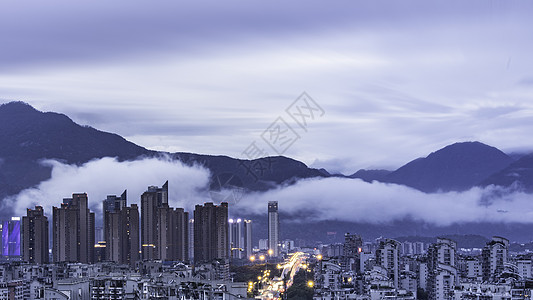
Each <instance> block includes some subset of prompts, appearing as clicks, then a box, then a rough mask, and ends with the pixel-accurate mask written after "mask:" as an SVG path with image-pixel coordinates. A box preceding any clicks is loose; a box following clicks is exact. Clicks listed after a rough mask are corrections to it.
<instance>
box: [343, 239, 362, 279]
mask: <svg viewBox="0 0 533 300" xmlns="http://www.w3.org/2000/svg"><path fill="white" fill-rule="evenodd" d="M362 251H363V238H361V236H360V235H357V234H350V233H346V234H345V235H344V245H343V256H342V262H341V264H342V268H343V270H346V271H349V270H355V271H359V269H360V253H361V252H362Z"/></svg>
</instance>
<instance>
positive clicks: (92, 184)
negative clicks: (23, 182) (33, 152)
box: [4, 158, 210, 219]
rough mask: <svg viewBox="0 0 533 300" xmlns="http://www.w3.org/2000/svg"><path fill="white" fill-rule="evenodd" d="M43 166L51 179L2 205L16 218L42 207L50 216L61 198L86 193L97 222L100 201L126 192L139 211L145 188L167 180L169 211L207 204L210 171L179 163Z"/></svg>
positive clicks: (99, 162)
mask: <svg viewBox="0 0 533 300" xmlns="http://www.w3.org/2000/svg"><path fill="white" fill-rule="evenodd" d="M43 163H44V164H47V165H50V166H52V167H53V170H52V178H51V179H49V180H47V181H44V182H42V183H41V184H39V185H38V186H37V187H35V188H30V189H26V190H24V191H22V192H21V193H19V194H18V195H17V196H15V197H13V198H11V199H7V200H5V201H4V203H12V205H13V207H14V211H15V213H16V215H25V212H26V208H33V207H34V206H35V205H41V206H43V207H44V209H45V212H46V213H47V214H48V215H51V214H52V206H56V207H58V206H60V205H61V202H62V199H63V198H69V197H71V195H72V194H73V193H87V194H88V196H89V206H90V208H91V210H93V211H95V212H96V215H97V219H99V218H101V214H102V200H104V199H105V198H106V196H107V195H119V196H120V194H121V193H122V191H124V190H125V189H127V190H128V203H129V204H131V203H136V204H138V205H139V207H140V197H141V194H142V193H143V192H144V191H146V189H147V187H148V186H154V185H156V186H162V185H163V183H165V181H166V180H168V181H169V202H170V203H169V204H170V205H171V206H172V207H185V208H187V209H188V210H191V209H192V208H193V207H194V204H196V203H203V202H204V201H206V200H209V199H208V198H206V196H207V195H208V193H207V191H206V186H207V185H208V182H209V176H210V175H209V171H208V170H206V169H204V168H201V167H190V166H185V165H183V164H182V163H180V162H179V161H172V160H166V159H155V158H153V159H143V160H137V161H126V162H118V161H117V160H116V159H114V158H102V159H97V160H93V161H90V162H88V163H85V164H83V165H82V166H75V165H66V164H63V163H60V162H57V161H53V160H48V161H44V162H43ZM6 201H7V202H6Z"/></svg>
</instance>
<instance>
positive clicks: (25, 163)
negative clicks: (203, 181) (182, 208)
mask: <svg viewBox="0 0 533 300" xmlns="http://www.w3.org/2000/svg"><path fill="white" fill-rule="evenodd" d="M160 155H170V156H171V157H173V158H175V159H179V160H181V161H182V162H184V163H186V164H190V165H192V164H200V165H202V166H205V167H206V168H208V169H209V170H210V171H211V173H212V174H213V175H214V176H222V177H225V176H232V178H233V179H232V180H233V181H234V182H233V184H234V185H242V187H244V188H246V189H249V190H255V191H257V190H266V189H269V188H272V187H275V186H276V185H278V184H282V183H289V184H290V183H291V182H294V181H296V180H297V179H300V178H311V177H331V176H340V177H346V178H354V179H361V180H365V181H368V182H371V181H374V180H375V181H379V182H385V183H395V184H400V185H405V186H409V187H412V188H415V189H418V190H420V191H423V192H426V193H435V192H447V191H464V190H468V189H470V188H472V187H474V186H487V185H491V184H493V185H499V186H504V187H509V186H515V187H518V188H521V189H523V190H526V191H533V153H532V154H527V155H523V156H521V157H518V158H517V157H516V155H515V156H514V157H511V156H509V155H507V154H505V153H504V152H502V151H501V150H499V149H497V148H494V147H491V146H488V145H485V144H483V143H480V142H462V143H455V144H452V145H449V146H446V147H444V148H442V149H440V150H438V151H435V152H433V153H431V154H429V155H428V156H427V157H423V158H417V159H415V160H413V161H410V162H408V163H407V164H405V165H403V166H401V167H400V168H398V169H397V170H359V171H357V172H356V173H354V174H352V175H349V176H344V175H332V174H330V173H328V172H327V171H326V170H324V169H320V170H318V169H313V168H309V167H307V166H306V165H305V164H304V163H302V162H299V161H297V160H294V159H291V158H287V157H283V156H277V157H268V158H260V159H257V160H254V161H249V160H240V159H236V158H231V157H228V156H222V155H221V156H212V155H202V154H195V153H184V152H178V153H163V152H157V151H152V150H148V149H145V148H143V147H141V146H138V145H136V144H134V143H132V142H129V141H127V140H125V139H124V138H122V137H121V136H119V135H117V134H113V133H107V132H103V131H99V130H97V129H94V128H92V127H89V126H81V125H78V124H76V123H75V122H73V121H72V120H71V119H70V118H68V117H67V116H66V115H63V114H59V113H54V112H40V111H38V110H36V109H35V108H33V107H32V106H30V105H29V104H26V103H23V102H10V103H6V104H3V105H1V106H0V198H1V197H5V196H8V195H13V194H16V193H18V192H20V191H21V190H23V189H26V188H29V187H32V186H35V185H37V184H38V183H39V182H41V181H43V180H46V179H48V178H50V171H51V170H50V168H49V167H46V166H43V165H41V164H40V163H39V162H40V161H41V160H43V159H56V160H60V161H63V162H65V163H69V164H83V163H85V162H88V161H90V160H92V159H96V158H102V157H116V158H117V159H118V160H120V161H124V160H134V159H138V158H142V157H156V156H160ZM391 155H393V153H391ZM259 168H261V170H260V173H258V172H257V170H259Z"/></svg>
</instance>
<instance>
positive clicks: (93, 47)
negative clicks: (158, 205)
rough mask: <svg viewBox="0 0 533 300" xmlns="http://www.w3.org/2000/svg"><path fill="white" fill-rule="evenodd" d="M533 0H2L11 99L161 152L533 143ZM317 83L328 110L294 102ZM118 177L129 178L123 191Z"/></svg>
mask: <svg viewBox="0 0 533 300" xmlns="http://www.w3.org/2000/svg"><path fill="white" fill-rule="evenodd" d="M532 13H533V2H531V1H503V0H493V1H488V0H487V1H431V2H428V1H423V0H418V1H379V0H378V1H353V0H352V1H328V2H327V3H326V2H324V1H313V0H311V1H291V2H287V1H276V0H274V1H262V2H260V1H254V2H251V1H235V0H229V1H212V0H210V1H204V0H199V1H194V2H192V1H191V2H178V1H165V0H163V1H158V2H157V3H154V2H153V1H150V2H149V1H134V2H132V1H124V0H119V1H112V2H109V1H88V0H83V1H63V0H51V1H46V2H43V1H36V0H30V1H23V2H21V1H4V2H2V3H0V103H2V102H9V101H13V100H17V101H25V102H28V103H29V104H31V105H33V106H34V107H36V108H37V109H39V110H42V111H55V112H61V113H65V114H66V115H68V116H69V117H71V118H72V119H73V120H74V121H76V122H78V123H80V124H84V125H90V126H92V127H95V128H97V129H100V130H104V131H109V132H114V133H118V134H120V135H122V136H124V137H125V138H127V139H128V140H130V141H133V142H135V143H137V144H139V145H141V146H144V147H147V148H150V149H156V150H163V151H170V152H176V151H185V152H195V153H204V154H224V155H229V156H232V157H241V158H245V153H244V151H245V149H247V147H248V146H249V145H250V144H251V143H252V142H256V143H257V144H258V145H259V146H260V147H261V148H264V150H266V151H267V152H268V153H269V154H276V153H275V149H272V148H270V146H269V144H268V143H266V141H265V140H263V139H262V138H261V135H262V134H263V133H264V132H265V130H267V128H271V127H270V126H271V125H272V124H273V122H275V121H276V120H279V118H282V119H283V120H284V121H286V125H287V126H290V128H292V130H293V131H294V132H295V133H296V134H297V135H298V137H299V139H298V140H296V141H295V142H294V143H292V144H291V145H290V147H288V148H287V149H284V151H283V153H282V154H284V155H286V156H289V157H292V158H295V159H298V160H301V161H303V162H305V163H306V164H308V165H310V166H313V167H319V168H322V167H324V168H326V169H328V170H329V171H330V172H342V173H344V174H350V173H353V172H355V171H357V170H358V169H360V168H389V169H394V168H397V167H399V166H401V165H403V164H404V163H406V162H408V161H410V160H412V159H415V158H417V157H421V156H426V155H428V154H429V153H430V152H432V151H436V150H438V149H439V148H442V147H444V146H446V145H448V144H451V143H454V142H458V141H472V140H477V141H481V142H484V143H486V144H489V145H492V146H495V147H498V148H500V149H502V150H504V151H508V152H512V151H523V150H531V149H533V140H532V139H530V136H531V132H533V122H532V121H531V120H532V117H533V101H532V98H533V97H532V96H533V71H532V70H533V59H532V57H531V53H533V19H532V18H531V17H530V16H531V15H533V14H532ZM303 92H306V93H307V95H308V96H309V97H311V98H312V99H313V100H314V104H316V105H317V106H318V107H320V108H321V111H320V112H321V113H320V114H316V115H314V116H313V118H312V119H308V121H309V122H308V123H307V124H306V126H304V127H301V126H299V125H298V123H297V122H296V121H297V120H298V119H296V120H294V119H292V118H291V116H290V115H289V113H287V110H288V108H289V107H291V104H293V103H294V101H295V100H297V99H298V97H299V96H300V95H301V94H302V93H303ZM119 192H120V191H117V193H119Z"/></svg>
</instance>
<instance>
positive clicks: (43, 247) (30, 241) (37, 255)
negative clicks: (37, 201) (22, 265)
mask: <svg viewBox="0 0 533 300" xmlns="http://www.w3.org/2000/svg"><path fill="white" fill-rule="evenodd" d="M48 247H49V246H48V218H47V217H46V216H45V215H44V210H43V207H42V206H35V209H31V208H28V210H27V212H26V216H24V217H22V259H23V260H24V261H27V262H29V263H34V264H47V263H48V261H49V259H48V256H49V255H48Z"/></svg>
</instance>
